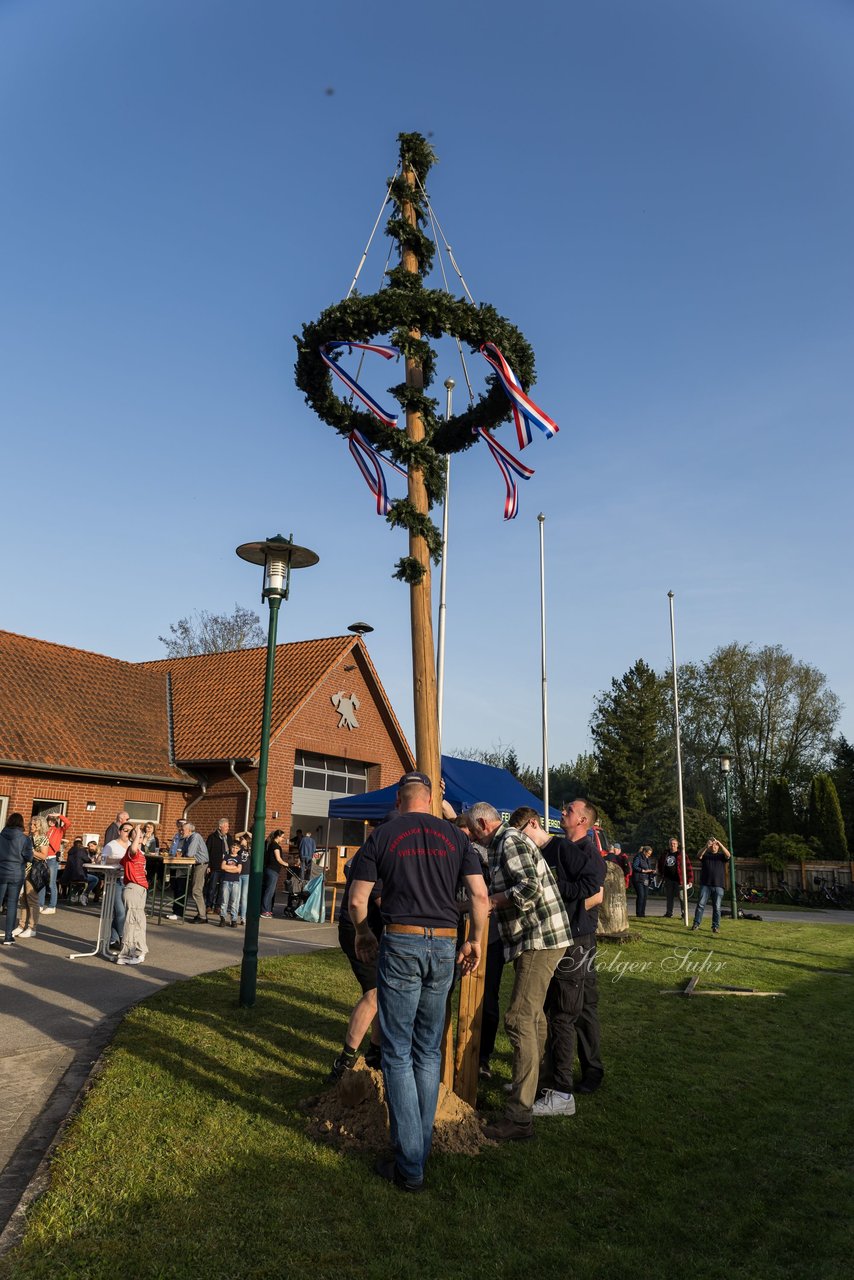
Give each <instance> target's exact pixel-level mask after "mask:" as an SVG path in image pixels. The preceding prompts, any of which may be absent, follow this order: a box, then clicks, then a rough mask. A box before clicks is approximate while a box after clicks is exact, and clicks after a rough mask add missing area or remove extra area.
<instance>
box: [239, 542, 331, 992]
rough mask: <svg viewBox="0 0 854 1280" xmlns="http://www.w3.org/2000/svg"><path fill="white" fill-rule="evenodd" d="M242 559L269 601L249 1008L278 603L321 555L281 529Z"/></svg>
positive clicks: (247, 957)
mask: <svg viewBox="0 0 854 1280" xmlns="http://www.w3.org/2000/svg"><path fill="white" fill-rule="evenodd" d="M237 554H238V555H239V556H240V558H241V560H248V561H249V563H250V564H258V565H263V566H264V589H263V591H262V592H261V599H262V601H263V600H266V601H267V603H268V605H269V606H270V625H269V629H268V631H267V669H266V675H265V678H264V708H263V711H262V714H261V747H260V750H259V753H258V784H257V787H256V789H255V817H254V818H253V821H252V860H251V862H250V864H249V868H250V870H249V901H248V904H247V910H246V932H245V934H244V937H243V962H242V964H241V966H240V1003H241V1005H242V1006H243V1007H244V1008H247V1009H251V1007H252V1006H253V1005H254V1003H255V990H256V985H257V978H258V924H259V921H260V918H261V880H262V878H263V873H264V841H265V839H266V835H267V759H268V754H269V748H270V717H271V714H272V709H273V675H274V671H275V665H276V627H277V624H278V618H279V606H280V605H281V603H282V601H283V600H287V598H288V593H289V592H290V588H291V569H308V568H310V566H311V565H313V564H317V562H318V560H319V559H320V557H319V556H317V555H316V554H315V553H314V552H313V551H309V550H308V548H307V547H297V546H295V545H294V541H293V536H291V537H290V538H283V537H282V535H281V534H280V533H277V534H275V535H274V536H273V537H272V538H268V539H267V540H266V542H244V543H243V545H242V546H239V547H238V548H237Z"/></svg>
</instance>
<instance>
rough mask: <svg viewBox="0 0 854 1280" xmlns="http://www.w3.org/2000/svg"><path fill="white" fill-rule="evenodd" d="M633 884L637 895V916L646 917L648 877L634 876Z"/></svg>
mask: <svg viewBox="0 0 854 1280" xmlns="http://www.w3.org/2000/svg"><path fill="white" fill-rule="evenodd" d="M632 884H633V886H634V890H635V893H636V894H637V904H636V906H635V915H638V916H645V915H646V895H647V884H646V876H637V875H635V876H632Z"/></svg>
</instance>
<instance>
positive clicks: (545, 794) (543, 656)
mask: <svg viewBox="0 0 854 1280" xmlns="http://www.w3.org/2000/svg"><path fill="white" fill-rule="evenodd" d="M537 521H538V523H539V526H540V653H541V667H542V686H543V819H544V822H543V825H544V827H545V829H546V831H548V830H549V695H548V677H547V675H546V552H545V534H544V529H545V524H546V517H545V516H544V515H543V513H542V511H541V512H540V514H539V515H538V516H537Z"/></svg>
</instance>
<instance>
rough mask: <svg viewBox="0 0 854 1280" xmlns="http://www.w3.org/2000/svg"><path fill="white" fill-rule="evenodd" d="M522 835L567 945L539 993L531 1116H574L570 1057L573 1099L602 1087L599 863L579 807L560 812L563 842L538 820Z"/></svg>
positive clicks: (589, 820)
mask: <svg viewBox="0 0 854 1280" xmlns="http://www.w3.org/2000/svg"><path fill="white" fill-rule="evenodd" d="M534 817H535V819H536V821H535V822H533V823H529V824H528V825H527V826H526V827H525V828H523V829H524V832H525V834H526V835H527V836H529V838H530V839H532V840H533V841H534V843H535V844H536V845H538V846H539V848H540V852H541V853H542V855H543V861H544V862H546V863H547V864H548V865H549V866H550V867H552V868H553V870H554V875H555V879H556V881H557V887H558V892H559V893H560V896H561V898H562V899H563V905H564V906H565V908H566V914H567V916H568V917H569V927H570V931H571V933H572V942H571V943H570V945H569V946H568V947H567V949H566V952H565V954H564V957H563V959H562V960H561V961H560V963H559V965H558V966H557V968H556V969H555V971H554V974H553V976H552V980H551V983H550V984H549V989H548V992H547V994H546V1004H545V1011H546V1020H547V1022H548V1028H549V1045H550V1049H551V1058H552V1068H553V1076H554V1082H553V1087H552V1088H549V1089H545V1090H544V1092H543V1094H542V1097H540V1098H538V1099H537V1101H536V1102H535V1103H534V1115H535V1116H540V1117H543V1116H567V1115H568V1116H571V1115H574V1114H575V1098H574V1096H573V1084H572V1070H573V1066H574V1063H575V1055H576V1051H577V1053H578V1061H579V1064H580V1067H581V1081H580V1083H579V1084H578V1085H577V1086H576V1088H575V1092H576V1093H594V1092H595V1090H596V1089H598V1088H599V1086H600V1084H601V1083H602V1079H603V1077H604V1075H605V1068H604V1067H603V1065H602V1054H601V1048H600V1032H599V986H598V983H597V979H596V924H597V921H598V915H599V911H598V907H599V903H600V902H601V901H602V896H603V895H602V886H603V885H604V883H605V859H604V858H603V857H602V855H601V853H600V852H599V850H598V849H597V847H596V842H595V840H594V839H593V837H592V835H590V834H589V830H590V828H591V827H592V826H593V824H594V823H595V822H596V820H597V817H598V814H597V812H596V809H595V808H594V807H593V805H591V804H589V803H588V802H587V801H585V800H573V801H572V802H571V803H570V804H566V805H564V807H563V811H562V816H561V826H562V827H563V829H564V833H565V836H566V838H565V839H563V838H561V837H559V836H552V837H550V836H549V835H548V834H547V833H546V832H545V831H544V830H543V828H542V827H541V826H540V824H539V819H537V818H536V815H534Z"/></svg>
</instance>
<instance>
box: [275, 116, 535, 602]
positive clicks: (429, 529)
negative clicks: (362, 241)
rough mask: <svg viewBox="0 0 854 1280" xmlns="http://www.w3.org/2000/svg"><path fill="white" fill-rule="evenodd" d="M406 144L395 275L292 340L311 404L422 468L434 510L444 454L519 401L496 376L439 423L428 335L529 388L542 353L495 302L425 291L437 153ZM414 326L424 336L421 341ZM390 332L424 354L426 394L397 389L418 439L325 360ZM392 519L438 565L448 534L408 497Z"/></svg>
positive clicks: (397, 182)
mask: <svg viewBox="0 0 854 1280" xmlns="http://www.w3.org/2000/svg"><path fill="white" fill-rule="evenodd" d="M398 141H399V143H400V159H401V166H400V170H399V172H398V173H397V175H396V176H395V177H394V179H392V181H391V183H390V196H391V200H392V202H393V204H394V211H393V213H392V215H391V217H390V218H389V220H388V223H387V224H386V235H388V236H390V237H391V239H392V240H393V241H394V242H395V243H396V244H397V246H398V249H399V251H400V259H401V260H400V262H399V263H398V265H397V266H395V267H393V268H392V269H391V270H389V271H388V272H387V278H388V284H387V286H386V287H385V288H383V289H381V290H380V292H379V293H373V294H369V295H366V296H362V295H359V294H355V293H354V294H353V295H352V296H351V297H349V298H346V299H345V300H344V301H343V302H339V303H336V304H335V305H334V306H331V307H327V308H326V310H325V311H324V312H322V313H321V315H320V316H319V318H318V319H317V320H315V321H313V322H309V323H308V324H305V325H304V326H303V330H302V333H301V334H300V335H299V336H296V335H295V337H294V341H295V342H296V344H297V351H298V355H297V362H296V366H295V374H296V383H297V386H298V387H299V388H300V390H301V391H303V392H304V394H305V399H306V403H307V404H309V405H310V406H311V408H312V409H313V410H314V412H315V413H316V414H317V416H318V417H319V418H321V419H322V420H323V421H324V422H326V423H328V425H329V426H330V427H332V428H333V429H334V430H335V431H337V432H338V433H339V434H340V435H342V436H349V435H350V433H351V432H352V431H354V430H356V431H359V432H361V433H362V435H364V436H365V437H366V438H367V439H368V440H369V441H370V443H371V444H372V445H374V447H375V448H377V449H379V450H380V451H381V452H382V453H384V454H387V455H388V456H389V457H391V458H392V459H393V460H394V461H395V462H397V463H399V464H400V465H401V466H404V467H410V466H414V467H417V468H420V469H421V471H422V472H423V474H424V483H425V487H426V490H427V498H428V502H429V505H430V506H431V507H432V506H433V504H434V503H435V502H438V501H440V500H441V498H442V493H443V489H444V473H445V467H444V462H443V461H442V458H443V456H444V455H447V454H450V453H457V452H459V451H461V450H463V449H468V448H470V446H471V445H472V444H474V443H475V440H476V439H477V437H476V436H475V434H474V431H475V429H476V428H478V427H481V428H483V429H484V430H486V431H492V430H494V429H495V428H496V427H497V426H498V425H499V423H501V422H506V421H509V420H510V417H511V414H512V407H511V404H510V401H509V400H508V398H507V395H506V394H505V392H504V389H503V387H502V386H501V383H500V381H499V380H498V378H497V377H496V375H495V374H494V373H490V374H489V375H488V376H487V379H486V390H485V392H484V393H483V395H481V396H480V398H479V399H477V400H475V402H474V403H473V404H471V405H469V407H468V408H466V409H465V410H463V411H462V412H461V413H458V414H455V415H454V416H453V417H451V418H450V419H449V420H447V421H445V420H444V419H440V418H439V417H438V416H437V407H438V402H437V401H436V400H435V399H434V398H433V397H432V396H429V395H427V394H426V389H427V388H428V387H429V386H430V384H431V382H432V381H433V377H434V374H435V367H436V353H435V351H434V350H433V348H432V347H431V346H430V343H429V341H428V340H427V339H429V338H434V339H435V338H439V337H441V336H442V335H443V334H447V335H450V336H451V337H454V338H458V339H459V340H460V342H462V343H465V344H466V346H468V347H469V348H470V349H471V350H472V351H478V350H479V349H480V347H481V346H482V345H483V343H485V342H492V343H494V344H495V345H496V346H497V347H498V348H499V350H500V351H501V352H502V353H503V355H504V357H505V359H506V360H507V362H508V364H509V365H510V366H511V367H512V369H513V370H514V372H515V373H516V375H517V377H518V379H519V381H520V383H521V384H522V387H523V389H524V390H525V391H527V390H528V389H529V388H530V386H531V385H532V384H533V382H534V378H535V367H534V353H533V351H532V350H531V347H530V345H529V344H528V342H527V341H526V340H525V338H524V337H523V335H522V334H521V333H520V331H519V330H518V329H517V328H516V326H515V325H513V324H511V323H510V321H509V320H506V319H505V318H504V317H503V316H501V315H499V314H498V312H497V311H496V310H495V308H494V307H491V306H489V304H487V303H481V304H480V305H479V306H475V305H474V304H473V303H471V302H468V301H466V299H464V298H455V297H453V296H452V295H451V294H450V293H446V292H445V291H444V290H440V289H426V288H425V287H424V276H425V275H426V274H427V273H428V272H429V270H430V266H431V264H432V261H433V255H434V252H435V247H434V245H433V243H432V241H431V240H430V239H429V237H428V236H427V235H426V234H425V233H424V230H423V226H424V223H425V222H426V221H427V218H428V214H427V208H426V204H425V198H424V187H425V182H426V178H427V174H428V172H429V170H430V168H431V166H432V164H433V163H434V161H435V159H436V156H435V154H434V152H433V149H432V147H431V146H430V145H429V143H428V142H427V141H426V139H424V138H423V137H422V136H421V134H419V133H402V134H400V135H399V136H398ZM408 168H411V169H412V170H413V172H414V173H415V176H416V179H417V181H416V183H415V185H414V186H410V185H409V183H408V182H407V180H406V178H405V176H404V171H405V170H406V169H408ZM406 204H408V205H409V206H410V207H411V208H413V209H414V211H415V219H416V225H415V226H413V225H412V224H411V223H410V222H409V221H408V220H407V219H406V218H405V217H404V214H403V207H404V205H406ZM407 249H408V250H411V251H412V253H413V254H414V256H415V260H416V262H417V266H418V270H417V272H410V271H408V270H406V268H405V267H404V266H403V262H402V259H403V253H404V251H405V250H407ZM413 330H417V331H418V332H419V333H420V335H421V336H420V337H413V335H412V331H413ZM386 334H387V335H388V337H389V341H390V343H391V344H393V345H394V346H396V347H398V348H399V350H400V352H401V354H402V355H403V356H404V358H406V357H411V358H412V359H414V360H417V361H418V362H419V363H420V365H421V368H422V372H423V383H424V390H421V389H420V388H416V387H410V386H407V385H406V382H405V381H403V382H400V383H398V384H397V385H396V386H393V387H390V388H389V393H390V395H392V396H393V397H394V398H395V400H397V402H398V404H399V405H400V407H401V410H402V411H403V412H404V413H405V412H406V410H407V409H411V410H417V411H418V412H420V414H421V417H422V421H423V423H424V433H425V434H424V439H423V441H420V442H417V443H416V442H414V441H412V440H410V439H409V438H408V436H407V434H406V432H405V431H403V430H401V429H399V428H397V427H390V426H386V425H385V424H384V423H382V422H380V421H379V419H378V418H376V417H375V416H374V415H373V414H372V413H369V412H367V411H366V410H364V409H362V408H360V407H357V406H356V405H355V404H353V403H350V402H348V401H347V400H343V399H342V398H341V397H340V396H339V395H337V394H336V392H335V391H334V390H333V387H332V376H331V374H330V372H329V369H328V368H327V366H326V365H325V364H324V362H323V360H322V358H321V354H320V349H321V347H322V346H324V345H325V344H326V343H330V342H344V343H347V342H370V341H372V340H374V339H376V338H377V337H378V336H380V335H386ZM333 358H335V357H334V356H333ZM386 519H387V520H388V522H389V524H391V525H393V526H399V525H402V526H404V527H406V528H407V529H409V530H410V531H412V532H415V533H418V534H421V535H422V536H423V537H424V538H425V540H426V542H427V546H428V549H429V552H430V555H431V557H432V558H433V560H434V561H436V562H438V560H439V556H440V552H441V537H440V534H439V531H438V529H437V528H436V526H435V525H434V524H433V522H432V520H430V518H429V516H424V515H419V514H418V513H417V512H416V511H415V509H414V508H413V506H412V504H411V503H410V502H409V501H407V500H400V501H397V502H394V503H393V504H392V507H391V510H390V511H389V513H388V515H387V517H386ZM423 572H424V571H423V568H422V567H421V566H420V565H419V564H418V562H417V561H415V560H413V559H412V558H411V557H407V558H406V559H405V560H402V561H400V562H399V563H398V565H397V571H396V573H395V577H398V578H402V579H403V580H404V581H407V582H413V581H415V582H417V581H418V580H419V579H420V577H421V576H422V574H423Z"/></svg>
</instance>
